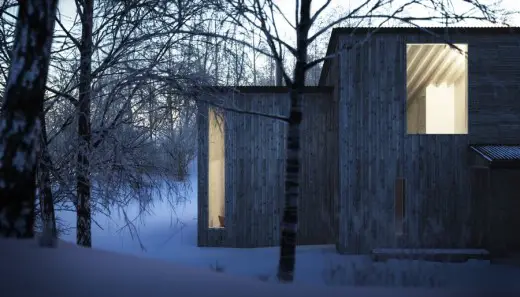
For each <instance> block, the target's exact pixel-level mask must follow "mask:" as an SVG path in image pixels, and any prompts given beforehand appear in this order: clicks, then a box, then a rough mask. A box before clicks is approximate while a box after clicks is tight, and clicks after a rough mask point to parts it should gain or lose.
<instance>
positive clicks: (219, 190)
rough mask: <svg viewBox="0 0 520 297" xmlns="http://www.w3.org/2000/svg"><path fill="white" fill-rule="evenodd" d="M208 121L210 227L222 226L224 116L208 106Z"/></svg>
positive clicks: (223, 206) (223, 202)
mask: <svg viewBox="0 0 520 297" xmlns="http://www.w3.org/2000/svg"><path fill="white" fill-rule="evenodd" d="M208 121H209V127H208V128H209V131H208V139H209V143H208V154H209V156H208V159H209V172H208V215H209V217H208V223H209V227H210V228H223V227H224V209H225V183H224V182H225V141H224V136H225V133H224V118H223V117H222V116H221V115H220V114H218V113H217V112H216V111H215V110H214V109H213V108H211V107H210V108H209V114H208Z"/></svg>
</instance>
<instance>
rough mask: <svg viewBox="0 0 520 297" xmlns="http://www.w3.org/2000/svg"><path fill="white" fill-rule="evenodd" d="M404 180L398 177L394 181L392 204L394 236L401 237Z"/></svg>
mask: <svg viewBox="0 0 520 297" xmlns="http://www.w3.org/2000/svg"><path fill="white" fill-rule="evenodd" d="M405 189H406V186H405V179H404V178H402V177H398V178H397V179H396V180H395V202H394V209H395V213H394V222H395V235H396V236H402V235H403V234H404V230H403V223H404V214H405V209H404V205H405V195H406V194H405V193H406V191H405Z"/></svg>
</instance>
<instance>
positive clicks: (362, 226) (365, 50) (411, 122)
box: [198, 27, 520, 254]
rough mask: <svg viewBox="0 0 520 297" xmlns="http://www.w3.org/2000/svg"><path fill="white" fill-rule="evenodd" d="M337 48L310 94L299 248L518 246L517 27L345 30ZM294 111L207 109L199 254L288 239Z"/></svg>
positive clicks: (272, 106)
mask: <svg viewBox="0 0 520 297" xmlns="http://www.w3.org/2000/svg"><path fill="white" fill-rule="evenodd" d="M334 53H336V55H335V58H333V59H330V60H327V61H326V62H325V63H324V65H323V69H322V75H321V79H320V86H318V87H308V88H307V92H306V96H305V100H304V120H303V121H304V122H303V127H302V133H303V134H304V135H303V138H302V150H303V151H302V157H303V160H302V161H303V165H302V193H301V194H302V195H301V201H300V210H299V215H300V217H299V220H300V224H299V243H300V244H322V243H335V244H336V246H337V249H338V251H339V252H343V253H369V252H370V251H371V250H372V249H375V248H398V247H406V248H477V247H478V248H486V249H488V250H490V251H492V252H495V253H500V254H503V253H506V252H508V251H510V250H514V249H519V248H520V233H518V232H515V229H516V228H518V227H520V222H519V221H518V219H517V218H518V217H520V180H519V178H520V173H517V171H518V172H520V170H518V169H520V167H519V168H517V165H518V162H517V161H518V160H520V99H518V96H519V94H520V29H519V28H497V27H495V28H490V27H486V28H426V29H424V28H423V29H419V28H379V29H374V28H356V29H354V28H337V29H334V31H333V33H332V36H331V39H330V42H329V46H328V52H327V54H328V55H332V54H334ZM288 104H289V101H288V90H287V89H284V88H281V87H242V88H235V89H232V88H224V89H222V88H221V89H218V90H215V91H212V92H209V93H205V95H204V96H203V100H200V101H199V109H200V113H199V116H198V123H199V124H198V129H199V152H198V154H199V155H198V162H199V163H198V169H199V171H198V172H199V181H198V190H199V192H198V195H199V197H198V203H199V204H198V207H199V238H198V240H199V241H198V242H199V245H200V246H231V247H257V246H269V245H276V244H278V240H279V239H278V237H279V227H278V225H279V223H280V213H281V211H282V205H283V186H284V183H283V175H284V161H283V159H284V153H285V151H284V137H285V133H286V132H285V124H284V122H283V121H280V120H278V119H276V117H277V116H283V115H287V112H288ZM216 106H223V107H224V109H223V111H222V110H221V112H218V111H219V108H217V107H216ZM254 113H257V114H258V113H261V114H264V115H263V116H258V115H254ZM265 115H268V116H265ZM218 119H221V120H220V121H219V120H218ZM218 122H221V123H220V124H219V123H218ZM222 127H223V129H221V128H222ZM218 129H220V130H218ZM216 131H218V132H216ZM217 134H218V137H216V136H215V135H217ZM215 137H216V138H218V139H219V140H215V139H216V138H215ZM485 148H488V149H489V148H492V149H493V150H492V152H495V154H493V153H492V152H491V153H490V152H488V151H486V150H485ZM486 152H487V153H486ZM497 152H498V153H497ZM500 152H502V155H501V153H500ZM217 155H218V156H217ZM504 155H505V156H506V157H507V158H505V161H504V160H502V159H503V156H504ZM500 156H502V159H501V157H500ZM480 159H482V160H480ZM217 160H220V161H217ZM219 162H220V163H219ZM497 162H498V163H500V164H505V163H507V169H499V168H494V167H493V166H492V165H491V164H497ZM212 164H213V165H212ZM215 164H219V165H215ZM212 166H214V167H215V168H218V169H212V168H211V167H212ZM217 196H219V197H220V198H212V197H217ZM215 201H219V202H215ZM515 226H516V228H515Z"/></svg>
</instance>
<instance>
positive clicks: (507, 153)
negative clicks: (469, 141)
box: [470, 144, 520, 167]
mask: <svg viewBox="0 0 520 297" xmlns="http://www.w3.org/2000/svg"><path fill="white" fill-rule="evenodd" d="M470 148H471V149H472V150H473V151H474V152H476V153H477V154H478V155H479V156H481V157H482V158H484V159H485V160H487V161H488V162H489V163H490V166H494V167H511V166H513V167H520V145H512V144H480V145H471V146H470Z"/></svg>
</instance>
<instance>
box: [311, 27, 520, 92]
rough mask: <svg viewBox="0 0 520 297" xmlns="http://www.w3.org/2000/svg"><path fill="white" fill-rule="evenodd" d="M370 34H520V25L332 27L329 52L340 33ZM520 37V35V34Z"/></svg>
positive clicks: (322, 78)
mask: <svg viewBox="0 0 520 297" xmlns="http://www.w3.org/2000/svg"><path fill="white" fill-rule="evenodd" d="M368 34H375V35H380V34H424V35H430V36H431V35H433V36H435V35H437V36H439V35H444V34H449V35H458V34H464V35H470V34H471V35H497V34H517V35H519V34H520V27H509V26H488V27H485V26H482V27H417V26H409V27H407V26H398V27H337V28H334V29H332V33H331V35H330V39H329V44H328V47H327V53H326V54H325V56H330V55H332V53H333V52H334V51H336V46H337V42H338V39H339V36H340V35H368ZM519 38H520V36H519ZM330 64H331V59H327V60H325V62H324V63H323V67H322V68H321V73H320V80H319V85H323V84H324V83H325V77H326V76H327V74H328V72H329V68H330Z"/></svg>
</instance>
